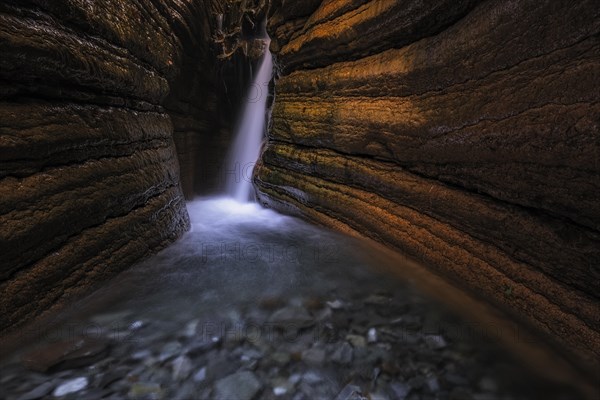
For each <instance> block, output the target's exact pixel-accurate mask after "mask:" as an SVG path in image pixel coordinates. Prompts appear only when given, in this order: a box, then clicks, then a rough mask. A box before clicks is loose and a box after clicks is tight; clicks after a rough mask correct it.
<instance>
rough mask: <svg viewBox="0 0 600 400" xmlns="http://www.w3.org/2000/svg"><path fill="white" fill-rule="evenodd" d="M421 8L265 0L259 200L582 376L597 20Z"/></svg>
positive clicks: (509, 7)
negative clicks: (563, 356) (475, 309)
mask: <svg viewBox="0 0 600 400" xmlns="http://www.w3.org/2000/svg"><path fill="white" fill-rule="evenodd" d="M434 3H435V4H431V2H429V3H428V5H427V6H426V7H425V6H424V5H423V4H422V2H417V1H414V2H412V1H409V2H391V1H327V0H325V1H323V2H321V4H320V5H319V2H315V3H314V4H313V5H312V8H306V9H304V10H302V12H295V13H293V12H291V11H289V10H288V9H286V8H285V7H278V6H277V3H276V4H275V8H274V9H272V10H271V12H272V13H273V15H272V16H271V17H270V24H269V29H270V33H271V37H272V39H273V44H272V50H273V51H274V54H275V57H276V58H277V64H278V66H279V69H280V72H281V76H280V77H279V79H278V80H277V81H276V85H275V94H276V100H275V104H274V107H273V114H272V115H273V120H272V122H271V130H270V132H269V143H268V146H267V148H266V151H265V152H264V154H263V156H262V159H261V164H260V166H259V168H258V169H257V171H256V175H255V182H256V184H257V187H258V189H259V192H260V199H261V201H262V202H263V203H265V204H268V205H270V206H273V207H275V208H279V209H282V210H286V211H287V212H295V213H299V214H301V215H304V216H305V217H307V218H309V219H311V220H314V221H317V222H319V223H323V224H326V225H329V226H333V227H336V228H337V229H343V230H347V231H350V232H354V233H357V234H360V235H364V236H368V237H371V238H374V239H376V240H378V241H380V242H383V243H384V244H386V245H388V246H390V247H392V248H396V249H399V250H401V251H403V252H406V253H408V254H410V255H412V256H413V257H415V258H417V259H419V260H421V261H424V262H425V264H426V265H428V266H430V267H431V268H433V269H435V270H437V271H439V272H440V273H442V274H444V275H446V276H448V277H450V278H452V279H454V280H455V282H457V283H458V284H460V285H463V286H465V287H467V288H469V289H471V291H473V292H475V293H476V294H478V295H479V296H481V297H483V298H485V299H488V300H490V301H492V302H494V303H495V304H497V305H499V306H501V307H502V308H503V309H506V310H509V311H511V312H512V313H513V315H516V316H518V317H519V318H522V319H524V320H526V321H527V322H528V323H529V324H531V325H532V326H534V327H536V328H537V329H538V330H539V331H541V332H544V333H545V334H546V335H547V336H548V337H551V338H552V339H553V340H555V341H557V342H558V343H559V344H560V345H561V346H562V347H563V348H564V349H566V350H567V351H566V352H567V353H568V354H570V355H571V356H572V355H575V357H574V358H576V359H577V360H578V361H579V362H580V363H581V365H584V366H585V367H586V368H587V370H588V371H589V370H592V369H594V368H598V364H597V362H596V361H595V360H596V359H598V358H599V357H600V334H599V330H600V320H599V319H598V312H597V310H598V297H597V296H598V289H599V287H598V281H599V278H600V276H599V274H600V272H599V270H598V264H599V262H600V250H599V249H600V233H599V230H600V208H599V207H600V203H599V202H598V201H597V199H598V196H599V194H600V164H599V162H598V160H599V155H600V140H599V139H598V138H599V136H598V135H599V133H598V132H599V131H598V129H599V128H598V117H597V116H598V115H600V106H599V105H598V104H599V102H598V100H599V99H600V96H599V94H598V93H599V92H598V90H597V86H598V84H597V82H598V70H599V67H600V45H599V41H598V32H599V31H600V18H599V13H600V10H599V9H598V7H596V6H595V3H594V2H593V1H582V2H578V3H577V4H573V3H571V2H566V1H558V2H555V1H551V0H548V1H541V2H540V1H508V0H498V1H486V2H477V1H458V2H456V1H452V2H450V1H443V0H440V1H437V2H434ZM307 7H308V6H307ZM590 367H591V368H590Z"/></svg>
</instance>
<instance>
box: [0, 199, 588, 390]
mask: <svg viewBox="0 0 600 400" xmlns="http://www.w3.org/2000/svg"><path fill="white" fill-rule="evenodd" d="M189 210H190V215H191V217H192V224H193V230H192V232H190V233H188V234H187V235H186V236H184V238H183V239H181V240H180V241H179V242H177V243H176V244H174V245H173V246H171V247H169V248H167V249H166V250H164V251H163V252H161V253H159V254H158V255H156V256H154V257H152V258H150V259H148V260H146V261H144V262H142V263H141V264H139V265H138V266H136V267H135V268H133V269H131V270H129V271H127V272H125V273H123V274H121V275H120V276H119V277H118V278H116V279H115V280H114V281H113V282H112V283H110V284H109V285H107V286H106V287H104V288H102V289H101V290H99V291H97V292H95V293H94V294H92V295H91V296H90V297H88V298H87V299H84V300H82V301H81V302H79V303H77V304H74V305H73V306H72V307H71V308H70V309H68V310H65V311H63V312H62V313H61V314H59V315H55V316H53V317H51V318H47V319H45V320H44V322H38V323H36V324H35V325H31V326H29V327H26V328H25V329H24V330H23V338H24V339H23V341H22V343H20V344H19V346H17V347H13V348H11V349H10V350H11V351H10V353H6V354H4V355H5V357H4V358H3V360H2V362H1V366H0V398H2V399H7V400H17V399H19V400H34V399H45V398H65V399H103V398H106V399H218V400H221V399H223V400H253V399H290V400H302V399H306V400H316V399H324V400H325V399H326V400H332V399H339V400H350V399H352V400H357V399H371V400H384V399H389V400H392V399H414V400H416V399H453V400H459V399H465V400H466V399H472V400H492V399H539V398H544V399H574V398H578V397H577V393H576V392H575V391H574V390H573V388H569V387H566V386H558V385H557V384H553V383H551V382H548V381H545V380H544V379H542V378H540V377H539V376H538V375H536V374H535V371H531V370H530V369H528V368H526V367H525V366H524V365H523V364H522V363H520V362H518V361H516V360H515V359H514V358H512V357H510V356H509V355H508V354H507V352H506V351H505V350H504V349H502V348H500V347H498V345H497V344H496V343H495V338H494V334H493V332H492V331H491V330H490V329H486V328H485V327H484V326H481V325H479V324H477V323H474V322H472V321H468V320H464V319H462V318H459V317H458V316H456V315H454V314H453V313H452V312H450V311H449V310H448V309H447V308H446V307H445V306H444V305H443V304H440V303H439V302H436V301H433V300H431V299H429V298H427V297H426V296H424V295H423V294H422V293H420V292H419V290H418V289H416V288H415V287H413V286H412V285H411V284H410V283H409V282H408V281H398V280H397V279H396V278H393V277H391V276H389V275H386V274H384V273H382V272H380V271H379V268H378V267H380V266H379V265H375V264H376V263H377V262H379V261H377V262H376V261H375V260H376V258H375V257H373V255H372V254H368V253H366V252H365V251H364V250H363V249H362V248H361V247H360V246H357V242H356V240H354V239H350V238H347V237H344V236H340V235H338V234H334V233H330V232H329V231H325V230H322V229H320V228H316V227H312V226H310V225H307V224H305V223H303V222H301V221H298V220H296V219H293V218H290V217H282V216H280V215H278V214H276V213H273V212H271V211H268V210H264V209H260V208H259V207H258V206H256V205H252V204H245V205H244V204H237V203H235V202H232V201H229V200H222V199H209V200H204V201H200V202H195V203H191V204H190V205H189ZM4 344H6V343H4ZM4 348H5V349H6V346H4Z"/></svg>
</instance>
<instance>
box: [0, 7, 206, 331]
mask: <svg viewBox="0 0 600 400" xmlns="http://www.w3.org/2000/svg"><path fill="white" fill-rule="evenodd" d="M206 13H207V10H206V7H205V6H204V4H202V3H201V2H200V3H198V2H196V3H193V4H186V3H184V2H179V1H175V0H173V1H162V2H159V1H151V0H142V1H135V2H130V1H121V0H102V1H94V2H88V1H83V0H52V1H46V0H19V1H16V0H15V1H3V2H2V3H0V54H2V56H1V57H0V101H1V103H0V121H1V122H0V254H1V255H2V256H1V261H0V315H2V319H1V322H0V330H5V329H7V328H10V327H13V326H14V325H15V324H18V323H21V322H23V321H24V320H26V319H29V318H31V317H33V316H35V315H37V314H39V313H40V312H42V311H44V310H46V309H48V308H50V307H51V306H55V305H57V306H58V305H61V304H64V303H66V302H67V301H68V300H69V299H73V298H75V297H78V296H81V295H83V294H86V293H88V292H89V290H91V288H93V287H94V286H95V285H97V284H98V283H100V282H101V281H103V280H105V279H108V278H110V277H112V276H114V275H115V274H117V273H118V272H119V271H121V270H123V269H124V268H126V267H128V266H130V265H132V264H133V263H134V262H136V261H137V260H139V259H140V258H142V257H144V256H147V255H148V254H150V253H151V252H153V251H156V250H157V249H160V248H161V247H164V246H165V245H166V244H168V243H170V242H172V241H173V240H175V239H176V238H177V237H178V236H180V235H181V234H182V233H183V232H184V231H186V230H187V229H188V225H189V221H188V216H187V211H186V209H185V201H184V198H183V195H182V191H181V188H180V184H179V166H178V162H177V154H176V151H175V147H174V143H173V132H174V129H173V123H172V120H171V117H170V115H169V112H168V111H169V110H174V111H177V112H178V117H179V119H177V120H176V121H175V122H176V123H175V125H176V126H178V127H181V126H182V125H183V123H182V122H181V121H180V120H184V121H185V119H186V118H185V114H186V112H189V113H192V112H194V110H191V109H189V110H188V111H186V106H185V99H186V98H187V97H186V96H183V95H181V98H182V99H184V100H181V101H180V100H179V98H178V96H179V95H178V93H177V92H178V91H177V90H176V91H175V95H173V94H171V95H170V97H169V100H170V101H169V102H168V106H169V107H168V109H166V108H164V107H163V103H165V99H166V97H167V96H168V94H169V91H170V87H178V88H179V87H180V86H181V83H180V82H178V79H180V77H181V76H185V70H184V68H183V66H187V65H189V64H190V62H189V61H188V62H184V61H186V60H187V59H186V57H187V58H189V57H190V56H189V54H192V53H194V52H195V51H197V53H196V54H195V57H196V58H197V59H199V60H202V58H203V57H204V58H206V57H208V49H207V46H206V44H203V43H201V42H202V40H208V38H209V36H208V35H207V33H206V28H205V27H204V26H203V25H202V23H203V22H206V20H207V18H206ZM198 42H200V43H198ZM192 48H193V49H192ZM200 72H201V71H200ZM196 73H198V71H196ZM198 91H202V88H200V89H199V90H198ZM180 92H181V90H179V93H180ZM174 111H172V112H174ZM179 130H180V131H182V130H183V129H182V128H179Z"/></svg>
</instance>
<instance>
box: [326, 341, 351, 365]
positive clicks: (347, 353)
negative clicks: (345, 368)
mask: <svg viewBox="0 0 600 400" xmlns="http://www.w3.org/2000/svg"><path fill="white" fill-rule="evenodd" d="M353 353H354V349H353V348H352V346H351V345H350V344H349V343H348V342H343V343H342V344H341V345H340V346H338V347H337V349H336V350H335V351H334V352H333V354H332V355H331V361H333V362H334V363H337V364H341V365H348V364H350V363H351V362H352V357H353Z"/></svg>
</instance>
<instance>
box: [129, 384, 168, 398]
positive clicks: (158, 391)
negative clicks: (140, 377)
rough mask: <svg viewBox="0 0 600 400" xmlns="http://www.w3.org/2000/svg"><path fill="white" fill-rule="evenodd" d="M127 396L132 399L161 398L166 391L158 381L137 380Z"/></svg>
mask: <svg viewBox="0 0 600 400" xmlns="http://www.w3.org/2000/svg"><path fill="white" fill-rule="evenodd" d="M127 396H128V397H130V398H132V399H152V400H161V399H163V398H164V396H165V391H164V390H163V389H162V388H161V387H160V385H159V384H158V383H145V382H137V383H134V384H133V385H132V386H131V389H130V390H129V393H127Z"/></svg>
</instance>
